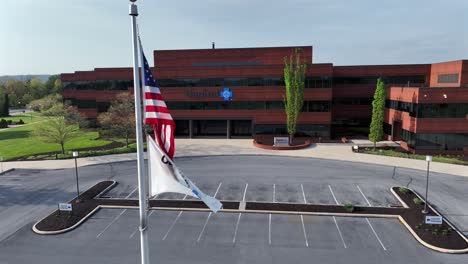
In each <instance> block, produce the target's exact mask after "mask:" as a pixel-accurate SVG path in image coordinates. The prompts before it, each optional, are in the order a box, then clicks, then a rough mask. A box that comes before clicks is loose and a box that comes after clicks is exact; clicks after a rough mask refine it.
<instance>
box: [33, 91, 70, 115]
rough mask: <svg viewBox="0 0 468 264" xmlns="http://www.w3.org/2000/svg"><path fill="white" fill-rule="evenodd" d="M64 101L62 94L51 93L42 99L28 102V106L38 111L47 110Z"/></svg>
mask: <svg viewBox="0 0 468 264" xmlns="http://www.w3.org/2000/svg"><path fill="white" fill-rule="evenodd" d="M61 102H62V96H61V95H60V94H51V95H48V96H46V97H43V98H41V99H36V100H33V101H31V102H30V103H29V104H28V108H29V109H31V110H33V111H36V112H45V111H48V110H49V109H51V108H52V107H54V106H56V105H57V104H60V103H61Z"/></svg>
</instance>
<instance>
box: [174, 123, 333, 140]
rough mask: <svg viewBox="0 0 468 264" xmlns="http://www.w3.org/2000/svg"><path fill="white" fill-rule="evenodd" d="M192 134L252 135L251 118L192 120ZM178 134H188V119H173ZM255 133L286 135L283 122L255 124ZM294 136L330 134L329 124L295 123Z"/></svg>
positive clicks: (326, 135) (324, 136)
mask: <svg viewBox="0 0 468 264" xmlns="http://www.w3.org/2000/svg"><path fill="white" fill-rule="evenodd" d="M191 122H192V131H191V132H192V136H226V134H227V131H228V129H230V134H231V136H252V121H251V120H230V121H229V126H228V122H227V120H192V121H191ZM175 123H176V130H175V133H176V135H178V136H189V135H190V120H175ZM254 131H255V134H257V135H287V134H288V133H287V130H286V125H285V124H257V125H255V127H254ZM296 136H301V137H323V138H328V137H329V136H330V126H328V125H315V124H299V125H297V133H296Z"/></svg>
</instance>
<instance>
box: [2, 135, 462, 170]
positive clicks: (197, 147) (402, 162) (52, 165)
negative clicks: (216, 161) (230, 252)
mask: <svg viewBox="0 0 468 264" xmlns="http://www.w3.org/2000/svg"><path fill="white" fill-rule="evenodd" d="M352 145H353V144H326V143H322V144H313V145H311V146H310V147H309V148H307V149H302V150H284V151H275V150H265V149H259V148H256V147H254V146H253V144H252V139H176V146H177V147H176V148H177V150H176V157H184V156H209V155H274V156H293V157H310V158H321V159H333V160H343V161H352V162H363V163H371V164H378V165H387V166H396V167H402V168H410V169H417V170H425V169H426V166H427V163H426V161H424V160H415V159H406V158H397V157H386V156H378V155H370V154H362V153H354V152H352V151H351V146H352ZM130 160H136V153H129V154H119V155H108V156H99V157H88V158H79V159H78V164H79V166H86V165H94V164H102V163H109V162H116V161H130ZM74 166H75V163H74V160H73V159H69V160H46V161H12V162H4V163H3V170H8V169H11V168H28V169H61V168H73V167H74ZM431 171H433V172H439V173H447V174H453V175H460V176H466V177H468V166H463V165H454V164H446V163H439V162H432V163H431Z"/></svg>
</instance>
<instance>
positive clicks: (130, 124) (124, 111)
mask: <svg viewBox="0 0 468 264" xmlns="http://www.w3.org/2000/svg"><path fill="white" fill-rule="evenodd" d="M98 122H99V124H101V126H102V128H103V129H107V130H110V131H111V132H112V133H113V134H116V135H119V136H121V137H124V138H125V143H126V146H127V147H128V144H129V139H130V137H131V136H133V135H134V133H135V103H134V100H133V96H132V95H131V94H129V93H120V94H118V95H117V99H116V101H114V102H112V103H111V106H110V108H109V110H108V111H107V112H105V113H102V114H100V115H99V116H98Z"/></svg>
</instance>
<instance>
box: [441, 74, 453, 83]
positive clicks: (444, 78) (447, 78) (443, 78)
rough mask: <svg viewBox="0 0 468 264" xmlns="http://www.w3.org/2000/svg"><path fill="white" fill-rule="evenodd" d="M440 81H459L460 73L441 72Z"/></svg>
mask: <svg viewBox="0 0 468 264" xmlns="http://www.w3.org/2000/svg"><path fill="white" fill-rule="evenodd" d="M437 82H438V83H458V73H454V74H439V76H437Z"/></svg>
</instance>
